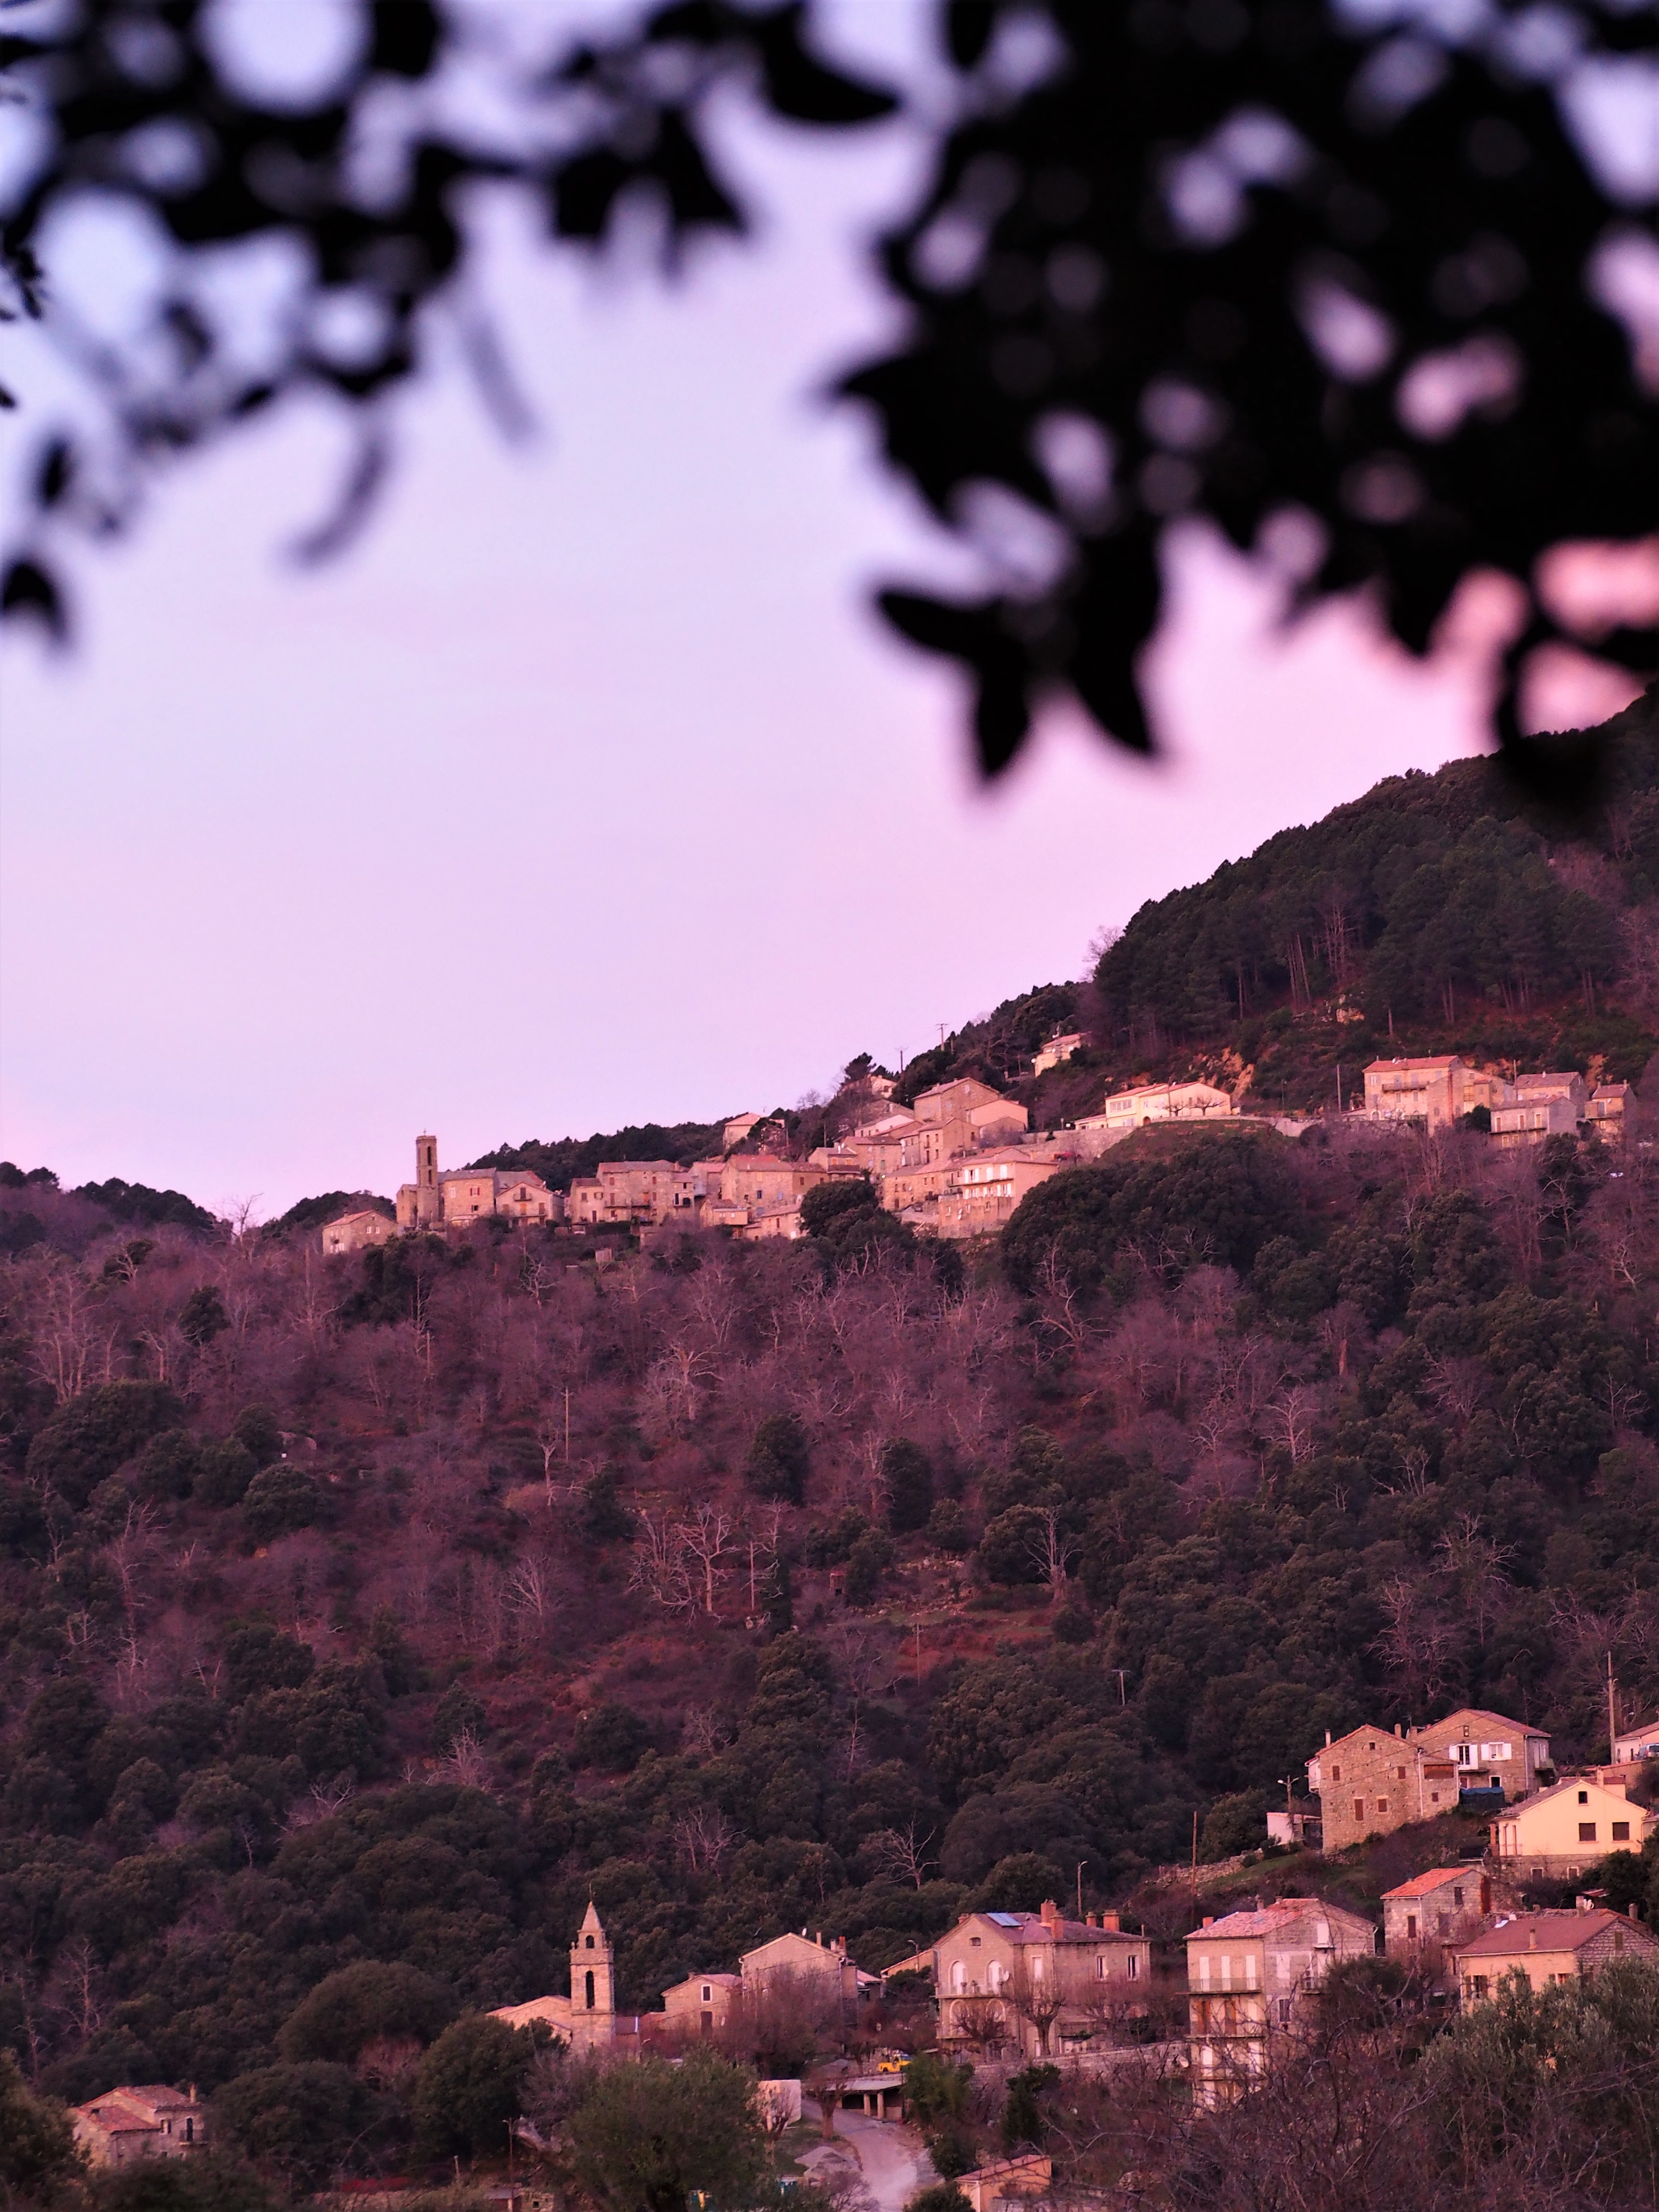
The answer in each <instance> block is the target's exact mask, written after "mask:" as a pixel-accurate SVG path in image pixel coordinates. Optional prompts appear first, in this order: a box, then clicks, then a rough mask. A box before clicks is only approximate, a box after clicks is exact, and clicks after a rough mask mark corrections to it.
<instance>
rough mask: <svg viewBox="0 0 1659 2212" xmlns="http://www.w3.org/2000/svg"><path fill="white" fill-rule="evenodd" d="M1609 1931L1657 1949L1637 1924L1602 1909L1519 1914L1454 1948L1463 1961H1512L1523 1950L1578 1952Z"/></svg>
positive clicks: (1644, 1946) (1617, 1913)
mask: <svg viewBox="0 0 1659 2212" xmlns="http://www.w3.org/2000/svg"><path fill="white" fill-rule="evenodd" d="M1610 1928H1622V1929H1624V1930H1625V1933H1626V1935H1627V1936H1635V1938H1636V1941H1637V1948H1638V1949H1645V1950H1651V1949H1653V1948H1654V1942H1653V1938H1652V1936H1650V1934H1649V1933H1648V1931H1647V1929H1645V1928H1644V1927H1643V1926H1642V1925H1641V1923H1639V1922H1638V1921H1634V1920H1627V1919H1626V1917H1625V1916H1624V1914H1623V1913H1622V1912H1608V1911H1604V1910H1602V1909H1601V1908H1600V1907H1597V1908H1596V1910H1595V1911H1590V1912H1577V1911H1575V1912H1521V1913H1517V1914H1516V1917H1515V1918H1514V1919H1513V1920H1506V1921H1504V1923H1503V1925H1502V1926H1501V1927H1498V1928H1490V1929H1487V1931H1486V1934H1485V1935H1484V1936H1475V1937H1474V1938H1473V1940H1472V1941H1471V1942H1468V1943H1459V1944H1458V1945H1457V1946H1456V1947H1455V1948H1456V1950H1457V1954H1458V1956H1459V1957H1460V1958H1463V1959H1509V1958H1513V1957H1515V1956H1516V1955H1517V1954H1520V1953H1521V1952H1523V1951H1577V1950H1582V1949H1583V1946H1584V1945H1585V1944H1586V1943H1588V1942H1590V1940H1591V1939H1592V1937H1594V1936H1605V1935H1606V1934H1607V1930H1608V1929H1610ZM1534 1938H1536V1941H1534Z"/></svg>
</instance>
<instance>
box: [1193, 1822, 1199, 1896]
mask: <svg viewBox="0 0 1659 2212" xmlns="http://www.w3.org/2000/svg"><path fill="white" fill-rule="evenodd" d="M1193 1918H1194V1921H1196V1920H1197V1918H1198V1808H1197V1806H1196V1805H1194V1808H1193Z"/></svg>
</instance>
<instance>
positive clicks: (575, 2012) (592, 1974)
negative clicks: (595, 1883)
mask: <svg viewBox="0 0 1659 2212" xmlns="http://www.w3.org/2000/svg"><path fill="white" fill-rule="evenodd" d="M616 2013H617V2000H616V1993H615V1990H614V1987H613V1985H612V1982H611V1938H610V1937H609V1936H607V1935H606V1934H605V1927H604V1923H602V1922H601V1920H600V1918H599V1914H598V1913H597V1912H596V1911H594V1909H593V1903H592V1899H591V1898H590V1899H589V1900H588V1905H587V1911H586V1914H585V1915H584V1916H583V1919H582V1924H581V1926H580V1928H579V1929H577V1931H576V1940H575V1942H574V1943H573V1944H572V1945H571V1947H570V2043H571V2048H572V2049H573V2050H580V2049H582V2048H585V2047H586V2046H588V2045H593V2044H596V2043H609V2042H610V2041H611V2039H612V2036H613V2035H614V2033H615V2032H616Z"/></svg>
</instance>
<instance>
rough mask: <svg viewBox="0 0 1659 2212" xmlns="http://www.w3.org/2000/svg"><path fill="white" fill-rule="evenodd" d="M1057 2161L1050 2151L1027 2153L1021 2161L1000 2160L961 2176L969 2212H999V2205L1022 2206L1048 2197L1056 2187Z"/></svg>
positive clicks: (959, 2179)
mask: <svg viewBox="0 0 1659 2212" xmlns="http://www.w3.org/2000/svg"><path fill="white" fill-rule="evenodd" d="M1053 2186H1054V2160H1053V2159H1052V2158H1050V2157H1049V2155H1048V2153H1047V2151H1041V2150H1032V2151H1026V2152H1024V2153H1023V2154H1022V2155H1021V2156H1019V2157H1018V2158H1000V2159H996V2160H994V2161H993V2162H992V2163H991V2164H990V2165H989V2166H975V2168H974V2170H973V2172H971V2173H959V2174H958V2175H957V2188H958V2189H959V2190H960V2191H962V2193H963V2196H964V2197H966V2198H967V2199H968V2203H969V2208H970V2212H996V2208H997V2207H998V2206H999V2205H1000V2204H1015V2205H1018V2204H1023V2203H1029V2202H1030V2201H1032V2200H1034V2199H1036V2198H1046V2197H1048V2194H1049V2191H1051V2189H1052V2188H1053Z"/></svg>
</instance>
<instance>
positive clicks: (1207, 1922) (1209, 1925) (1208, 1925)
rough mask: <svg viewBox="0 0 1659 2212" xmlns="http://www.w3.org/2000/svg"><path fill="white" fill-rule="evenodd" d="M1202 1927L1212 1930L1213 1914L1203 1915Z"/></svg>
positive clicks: (1213, 1924) (1213, 1923)
mask: <svg viewBox="0 0 1659 2212" xmlns="http://www.w3.org/2000/svg"><path fill="white" fill-rule="evenodd" d="M1204 1925H1205V1926H1206V1928H1213V1927H1214V1926H1215V1915H1214V1913H1213V1912H1206V1914H1205V1916H1204Z"/></svg>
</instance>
